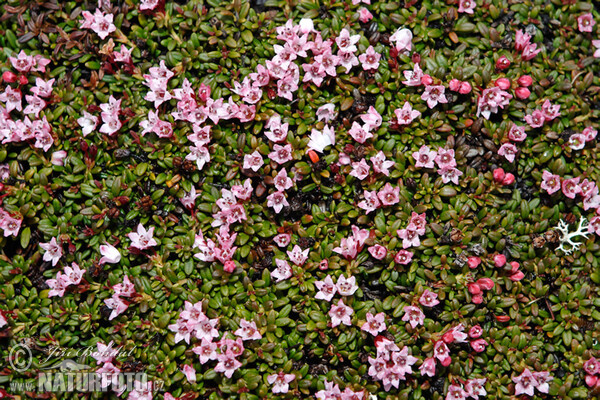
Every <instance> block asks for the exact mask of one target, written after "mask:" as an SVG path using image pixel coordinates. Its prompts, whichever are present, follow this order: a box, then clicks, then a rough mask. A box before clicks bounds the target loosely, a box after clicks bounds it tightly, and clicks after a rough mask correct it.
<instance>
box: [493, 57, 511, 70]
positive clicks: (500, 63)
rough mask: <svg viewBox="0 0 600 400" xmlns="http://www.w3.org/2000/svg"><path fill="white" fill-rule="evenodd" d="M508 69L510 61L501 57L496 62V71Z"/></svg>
mask: <svg viewBox="0 0 600 400" xmlns="http://www.w3.org/2000/svg"><path fill="white" fill-rule="evenodd" d="M508 67H510V60H509V59H508V58H506V56H502V57H500V58H499V59H498V60H497V61H496V69H498V70H503V69H506V68H508Z"/></svg>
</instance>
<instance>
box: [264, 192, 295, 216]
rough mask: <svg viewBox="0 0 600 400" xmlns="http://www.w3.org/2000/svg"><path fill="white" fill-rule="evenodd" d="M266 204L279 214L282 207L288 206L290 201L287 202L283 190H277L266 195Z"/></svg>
mask: <svg viewBox="0 0 600 400" xmlns="http://www.w3.org/2000/svg"><path fill="white" fill-rule="evenodd" d="M267 205H268V206H269V207H271V208H273V209H274V210H275V212H276V213H277V214H279V213H280V212H281V210H282V209H283V207H284V206H285V207H287V206H289V205H290V203H288V201H287V199H286V198H285V194H284V192H282V191H277V192H275V193H273V194H270V195H269V196H267Z"/></svg>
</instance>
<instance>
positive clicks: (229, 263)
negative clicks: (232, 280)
mask: <svg viewBox="0 0 600 400" xmlns="http://www.w3.org/2000/svg"><path fill="white" fill-rule="evenodd" d="M223 270H225V272H228V273H232V272H233V271H235V262H234V261H232V260H229V261H227V262H226V263H225V264H223Z"/></svg>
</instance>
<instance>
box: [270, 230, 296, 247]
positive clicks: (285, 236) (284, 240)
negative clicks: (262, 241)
mask: <svg viewBox="0 0 600 400" xmlns="http://www.w3.org/2000/svg"><path fill="white" fill-rule="evenodd" d="M291 240H292V235H290V234H289V233H280V234H279V235H277V236H275V237H274V238H273V241H274V242H275V243H276V244H277V246H279V247H287V245H288V244H290V241H291Z"/></svg>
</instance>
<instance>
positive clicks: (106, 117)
mask: <svg viewBox="0 0 600 400" xmlns="http://www.w3.org/2000/svg"><path fill="white" fill-rule="evenodd" d="M100 109H101V110H102V112H101V113H100V116H101V118H102V126H101V127H100V132H102V133H105V134H107V135H109V136H112V135H114V134H115V133H117V132H118V131H119V129H121V127H122V126H123V124H122V122H121V120H120V119H119V114H120V113H121V100H120V99H119V100H117V99H115V98H114V97H113V96H112V95H110V97H109V99H108V103H105V104H101V105H100ZM99 122H100V119H99V118H98V117H97V116H95V115H92V114H90V113H89V112H87V111H84V112H83V116H81V117H79V118H78V119H77V123H78V124H79V126H81V128H82V134H83V136H87V135H89V134H90V133H92V132H93V131H94V129H96V127H97V126H98V123H99Z"/></svg>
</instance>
